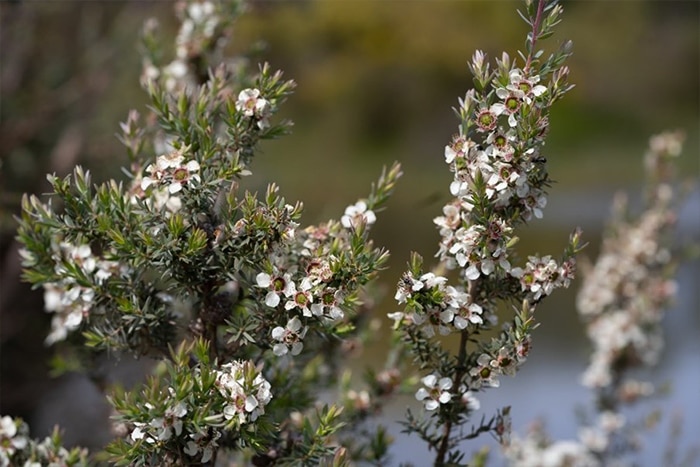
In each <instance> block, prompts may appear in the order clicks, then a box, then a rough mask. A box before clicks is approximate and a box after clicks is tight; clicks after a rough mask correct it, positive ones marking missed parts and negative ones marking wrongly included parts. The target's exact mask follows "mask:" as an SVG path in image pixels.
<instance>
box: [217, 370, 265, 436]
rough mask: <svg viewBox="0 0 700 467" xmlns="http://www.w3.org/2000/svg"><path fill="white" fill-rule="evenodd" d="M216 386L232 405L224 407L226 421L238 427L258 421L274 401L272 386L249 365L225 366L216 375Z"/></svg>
mask: <svg viewBox="0 0 700 467" xmlns="http://www.w3.org/2000/svg"><path fill="white" fill-rule="evenodd" d="M216 386H217V387H218V388H219V391H220V392H221V394H222V395H223V396H224V397H225V398H226V399H227V400H228V401H229V403H228V404H227V405H226V406H225V407H224V412H223V413H224V417H225V418H226V420H232V419H233V420H234V421H235V422H236V423H237V424H238V425H243V424H245V423H249V422H254V421H255V420H257V418H258V417H259V416H260V415H262V414H264V413H265V406H266V405H267V404H268V403H269V402H270V400H271V399H272V392H270V383H269V382H268V381H267V380H266V379H265V378H264V377H263V376H262V374H261V373H260V372H258V371H257V370H256V369H255V365H254V364H253V363H252V362H250V361H247V362H232V363H227V364H225V365H223V366H222V367H221V370H217V372H216Z"/></svg>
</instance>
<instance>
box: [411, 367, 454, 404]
mask: <svg viewBox="0 0 700 467" xmlns="http://www.w3.org/2000/svg"><path fill="white" fill-rule="evenodd" d="M439 376H440V375H438V374H432V375H428V376H425V377H423V378H421V382H422V383H423V385H425V387H424V388H420V389H418V391H416V399H417V400H419V401H424V402H423V405H424V406H425V410H435V409H437V408H438V407H439V406H440V404H447V403H448V402H450V400H451V399H452V394H451V393H450V392H449V389H450V388H451V387H452V380H451V379H450V378H447V377H445V378H440V377H439ZM426 388H427V389H426Z"/></svg>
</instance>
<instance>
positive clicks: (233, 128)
mask: <svg viewBox="0 0 700 467" xmlns="http://www.w3.org/2000/svg"><path fill="white" fill-rule="evenodd" d="M242 9H243V8H242V5H241V3H240V2H237V1H229V2H223V3H216V4H215V3H209V2H202V3H200V2H191V3H189V4H183V5H181V6H180V7H179V10H178V14H179V15H180V20H181V28H180V30H179V32H178V36H177V38H176V40H175V57H174V59H173V60H172V61H171V62H169V63H166V61H165V60H164V57H165V56H166V55H167V54H166V52H165V51H164V50H163V48H162V47H161V46H160V44H159V42H158V40H157V39H156V33H155V29H156V28H155V25H154V24H153V23H152V22H149V23H147V27H146V29H145V34H144V41H143V45H144V47H143V49H144V51H145V66H144V75H143V76H142V84H143V85H144V88H145V89H146V91H147V92H148V95H149V97H150V99H151V105H150V107H149V110H148V113H147V115H146V118H145V119H144V121H142V119H141V118H140V116H139V114H138V112H135V111H134V112H131V113H130V114H129V117H128V119H127V121H126V122H125V123H123V124H122V135H120V139H121V140H122V142H123V143H124V144H125V146H126V147H127V154H128V157H129V162H130V164H129V166H128V167H126V168H125V169H124V173H125V176H126V177H125V178H124V179H122V180H109V181H106V182H101V183H94V182H93V181H92V180H91V177H90V173H89V171H87V170H84V169H82V168H81V167H76V169H75V170H74V171H73V173H72V174H71V175H69V176H67V177H63V178H62V177H57V176H54V175H50V176H49V177H48V179H49V182H50V183H51V186H52V188H53V193H51V195H50V198H49V200H48V201H44V200H42V199H40V198H38V197H36V196H30V197H25V198H24V200H23V212H22V216H21V218H20V219H19V223H20V227H19V231H18V238H19V240H20V241H21V242H22V243H23V245H24V248H23V251H22V256H23V265H24V268H25V269H24V278H25V280H27V281H29V282H31V283H32V284H34V285H35V286H36V287H43V288H44V293H45V298H46V308H47V311H50V312H52V313H53V315H52V316H53V323H52V331H51V334H50V335H49V337H48V338H47V342H48V343H49V344H53V343H58V342H60V341H63V340H67V341H68V343H70V344H75V345H85V346H87V347H89V348H91V349H92V350H93V351H94V352H105V351H108V352H110V353H113V354H119V353H126V352H129V353H133V354H136V355H139V356H140V355H149V356H152V357H156V358H158V359H161V360H162V362H163V363H162V365H161V366H160V367H159V368H160V370H161V371H159V372H156V373H155V374H154V375H153V376H152V377H151V378H150V379H149V380H148V381H147V382H146V383H145V384H144V385H143V386H142V387H140V388H135V389H134V390H131V391H124V390H120V389H115V390H113V391H112V393H111V395H110V396H109V400H110V401H111V403H112V405H113V406H114V409H115V414H116V415H115V417H114V419H115V423H116V427H117V429H118V430H117V431H119V432H120V433H121V435H122V436H120V437H118V438H117V440H115V441H114V442H113V443H112V444H110V446H109V447H108V448H107V453H106V454H105V456H104V457H105V458H106V459H108V460H110V461H112V462H116V463H117V464H120V465H196V464H203V465H204V464H212V463H214V462H216V459H217V458H219V459H221V458H225V457H226V456H232V458H238V459H243V460H245V461H246V462H254V463H257V464H258V465H267V464H269V463H274V462H283V461H284V462H288V463H291V464H316V463H318V462H320V461H321V460H323V459H328V460H329V462H333V463H334V464H337V465H341V464H342V463H343V462H344V461H343V459H344V458H345V456H346V453H345V450H340V451H339V450H338V449H337V446H336V444H334V443H332V442H331V439H332V436H333V435H334V434H335V433H336V432H337V431H338V430H339V429H340V428H341V427H342V425H343V423H344V422H343V421H342V416H341V413H342V411H343V410H342V408H341V407H337V406H334V405H331V406H326V407H322V406H320V405H319V404H318V403H317V399H318V394H319V392H320V391H321V390H323V389H324V388H328V387H329V386H330V385H331V384H333V383H334V382H335V381H336V379H337V375H336V374H334V371H335V369H336V368H337V365H334V359H335V358H336V357H337V354H338V348H339V344H340V342H341V340H342V338H344V337H347V336H350V335H352V334H353V333H354V332H355V323H356V321H357V319H358V313H357V312H358V309H359V306H360V305H361V300H360V299H361V294H362V290H363V286H364V285H365V284H367V282H368V281H369V280H370V279H372V278H373V277H374V276H375V274H376V273H377V271H378V270H379V269H381V268H382V267H383V265H384V264H385V262H386V260H387V258H388V253H387V252H386V251H385V250H383V249H381V248H377V247H375V246H374V245H373V244H372V241H371V240H370V239H369V227H370V226H371V225H372V224H373V223H374V221H375V215H374V213H375V212H377V211H378V210H381V208H382V206H383V204H384V203H385V202H386V200H387V198H388V196H389V195H390V193H391V191H392V190H393V187H394V184H395V182H396V180H397V179H398V178H399V177H400V175H401V171H400V167H399V166H398V165H394V166H392V167H391V168H389V169H388V170H386V171H385V172H383V173H382V175H381V177H380V178H379V180H378V182H377V183H376V184H375V185H373V187H372V190H371V193H370V194H369V196H368V197H367V198H365V199H362V200H360V201H359V202H358V203H357V204H354V205H351V206H350V207H349V208H348V209H347V210H346V212H345V215H344V216H342V219H341V220H329V221H328V222H325V223H322V224H320V225H316V226H309V227H306V228H301V227H300V220H301V214H302V204H301V203H298V202H297V203H294V204H290V203H288V202H286V201H285V199H284V198H283V197H282V196H281V194H280V190H279V188H278V187H277V186H276V185H274V184H271V185H270V186H268V187H267V189H266V191H265V193H263V194H262V195H258V194H257V193H251V192H249V191H245V190H244V187H245V185H246V178H245V176H246V175H249V174H250V173H251V163H252V162H253V159H254V157H255V156H256V154H257V153H258V143H259V142H260V141H262V140H266V139H272V138H277V137H279V136H282V135H284V134H285V133H287V132H288V130H289V127H290V123H289V122H284V121H282V122H278V121H277V119H276V118H275V114H276V113H277V111H278V109H279V107H280V106H281V105H282V104H283V102H284V101H285V99H286V98H287V97H288V96H289V95H290V93H291V92H292V90H293V88H294V82H293V81H290V80H285V79H283V77H282V73H281V72H274V71H273V70H272V69H271V67H270V66H269V65H267V64H264V65H261V66H260V67H258V68H257V69H256V68H254V67H251V66H250V65H249V64H248V62H247V61H246V60H245V59H244V58H238V59H236V60H228V59H225V58H224V57H223V56H222V55H221V51H222V50H223V44H224V42H225V41H224V39H225V38H227V37H228V35H229V34H230V32H231V26H232V25H233V20H234V19H235V17H236V15H237V14H239V13H240V12H241V11H242ZM314 413H315V415H314ZM299 417H301V418H299ZM253 422H254V423H253ZM380 444H382V442H381V438H380ZM380 447H381V446H380ZM380 450H381V449H380ZM384 451H385V449H384ZM382 452H383V451H382ZM236 453H238V454H236ZM236 456H238V457H236Z"/></svg>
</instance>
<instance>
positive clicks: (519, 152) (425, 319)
mask: <svg viewBox="0 0 700 467" xmlns="http://www.w3.org/2000/svg"><path fill="white" fill-rule="evenodd" d="M561 12H562V9H561V6H559V5H557V4H555V3H551V4H549V3H547V2H544V1H542V2H539V3H537V4H536V5H535V3H534V2H531V3H528V10H527V14H526V15H524V16H523V17H524V18H526V17H527V18H528V19H527V22H528V25H530V26H531V27H532V31H531V32H530V33H529V36H528V42H527V44H528V53H527V54H521V57H523V59H524V61H523V63H522V64H518V63H517V60H511V58H510V56H509V55H508V54H506V53H503V54H502V55H501V56H500V58H498V59H497V60H496V67H495V69H494V70H491V69H490V65H489V64H488V62H487V60H486V56H485V54H484V53H483V52H481V51H477V52H476V53H475V54H474V56H473V58H472V61H471V63H470V69H471V72H472V74H473V75H474V82H475V88H474V89H471V90H469V91H468V92H467V93H466V96H465V97H464V98H463V99H460V101H459V107H458V108H457V109H456V113H457V114H458V116H459V117H460V120H461V122H460V125H459V132H458V133H457V134H456V135H455V136H454V137H453V138H452V141H451V142H450V144H448V145H446V146H445V149H444V160H445V162H446V163H447V164H448V166H449V168H450V171H451V172H452V173H453V180H452V182H451V183H450V186H449V191H450V193H451V194H452V196H453V197H454V198H453V199H452V200H451V201H450V202H448V203H447V204H446V205H445V206H444V207H443V210H442V215H441V216H438V217H436V218H435V219H434V223H435V225H436V226H437V228H438V230H439V232H440V243H439V247H438V252H437V254H436V256H437V257H438V258H439V259H440V260H441V264H440V265H439V266H438V268H436V270H435V271H437V270H440V271H442V270H445V269H447V270H457V271H458V273H459V274H458V280H459V285H457V286H453V285H449V284H448V282H449V280H448V276H447V275H446V276H441V275H438V274H436V273H435V272H427V273H426V272H424V271H423V267H422V259H421V258H420V257H418V256H417V255H414V257H413V258H412V260H411V261H410V264H409V268H410V269H409V271H407V272H406V273H404V274H403V276H402V278H401V280H400V281H399V283H398V285H397V291H396V295H395V298H396V300H397V302H398V303H399V304H400V305H403V306H404V309H403V310H402V311H398V312H395V313H389V317H390V318H392V319H393V320H394V328H395V329H397V330H398V331H399V332H401V333H402V336H403V342H404V343H405V344H406V345H408V346H409V348H410V350H411V353H413V354H415V355H417V360H418V361H419V362H420V364H421V369H429V370H431V371H432V374H431V375H429V376H427V377H425V378H423V384H424V385H425V386H426V387H425V388H421V389H419V390H418V392H417V393H416V398H418V399H419V400H423V401H425V408H426V409H427V410H430V411H434V410H435V409H436V408H437V407H438V406H440V405H448V406H450V407H449V408H447V409H446V410H441V411H438V412H433V413H432V415H431V419H432V420H435V422H434V423H436V424H437V426H440V425H443V424H444V425H445V427H446V429H445V430H442V433H443V434H442V435H441V436H440V437H438V438H437V441H435V438H434V437H433V436H432V435H431V434H430V432H429V431H428V430H427V428H426V426H427V425H421V424H420V423H414V424H411V425H410V427H411V430H412V431H417V432H418V433H419V435H420V436H421V437H422V438H423V439H431V440H433V441H431V442H432V443H433V444H432V447H433V448H434V449H435V450H436V451H437V453H438V454H437V457H436V464H442V463H444V462H446V461H447V459H456V457H449V456H448V453H447V451H448V448H449V446H452V445H453V444H456V443H457V442H456V441H454V440H452V439H451V434H450V432H451V429H452V428H453V427H454V423H453V422H454V420H455V419H459V420H461V421H464V420H466V419H467V418H468V414H467V417H463V418H458V417H459V416H461V412H460V411H464V410H465V409H464V406H462V407H459V406H458V405H456V404H452V402H453V397H452V394H451V393H450V392H449V391H450V390H451V389H453V388H455V387H457V388H459V392H460V394H467V393H469V394H471V393H470V392H469V391H472V390H473V391H477V390H483V389H485V388H488V387H498V386H499V384H500V383H499V380H498V377H499V376H500V375H514V374H515V372H516V371H517V369H518V367H519V366H520V365H522V364H523V363H524V362H525V360H526V358H527V355H528V352H529V349H530V345H531V337H530V334H531V331H532V329H533V328H534V327H535V326H536V323H535V322H534V318H533V312H534V310H535V307H536V306H537V304H538V303H539V302H540V301H541V300H542V299H544V298H545V297H547V296H549V295H550V294H551V293H552V292H553V291H554V290H555V289H557V288H562V287H568V286H569V284H570V282H571V280H572V279H573V277H574V273H575V265H576V263H575V258H574V256H575V254H576V252H577V251H578V249H579V247H578V243H579V240H580V233H579V232H578V231H576V232H574V234H572V236H571V238H570V242H569V245H568V247H567V249H566V251H565V252H564V255H563V259H562V260H561V261H557V260H555V259H553V258H552V257H551V256H543V257H539V256H529V258H528V261H527V262H526V264H525V265H524V266H517V265H515V264H513V263H514V258H516V255H515V254H514V251H513V247H514V245H515V244H516V243H517V241H518V238H517V236H516V235H515V231H516V228H517V227H519V226H521V225H523V224H526V223H527V222H529V221H531V220H532V219H535V218H541V217H542V215H543V212H542V211H543V209H544V207H545V206H546V204H547V192H546V190H547V188H548V187H549V185H550V179H549V175H548V173H547V167H546V162H547V161H546V159H545V157H544V155H543V153H542V149H543V146H544V142H545V136H546V134H547V132H548V129H549V119H548V115H549V112H550V108H551V106H552V104H553V103H554V102H555V101H557V100H558V99H560V98H561V97H562V96H563V95H564V94H565V93H566V92H567V91H568V90H569V89H571V86H570V85H568V84H567V83H566V79H567V76H568V69H567V68H566V67H565V66H563V62H564V60H565V59H566V58H567V57H568V56H569V55H570V43H568V42H567V43H564V44H563V46H562V47H561V48H560V50H559V51H558V52H556V53H554V54H553V55H551V56H550V57H549V58H547V59H546V60H544V59H541V58H540V57H541V55H542V54H541V52H537V51H536V50H535V49H534V43H535V41H536V40H537V38H538V37H540V36H548V35H550V34H551V28H552V27H553V26H554V25H555V24H556V23H557V22H558V17H559V15H560V14H561ZM499 302H508V303H510V304H512V303H518V304H522V305H521V306H522V308H521V309H520V310H519V311H518V310H516V313H515V315H514V316H513V317H512V320H511V321H510V322H506V323H505V324H504V326H503V329H502V331H501V332H500V334H499V335H498V337H495V338H492V339H491V340H490V341H489V340H486V339H480V338H479V337H477V336H479V335H480V334H481V332H482V331H484V330H490V329H493V327H494V325H495V324H497V306H498V303H499ZM436 331H437V332H436ZM451 333H456V334H459V337H460V342H459V347H458V350H457V352H456V354H452V353H451V352H448V351H446V350H445V349H444V348H443V344H442V342H440V340H439V339H436V334H440V335H448V334H451ZM472 343H473V344H474V345H472ZM436 375H445V376H442V377H440V376H436ZM466 399H467V400H469V397H467V398H466ZM467 405H468V404H467ZM499 426H500V425H499V424H498V423H496V419H495V418H494V419H493V420H492V421H491V422H490V423H484V424H483V426H482V427H481V429H482V430H483V431H492V432H494V434H496V435H497V436H498V437H499V438H504V437H506V434H505V433H503V432H499V430H500V428H498V427H499Z"/></svg>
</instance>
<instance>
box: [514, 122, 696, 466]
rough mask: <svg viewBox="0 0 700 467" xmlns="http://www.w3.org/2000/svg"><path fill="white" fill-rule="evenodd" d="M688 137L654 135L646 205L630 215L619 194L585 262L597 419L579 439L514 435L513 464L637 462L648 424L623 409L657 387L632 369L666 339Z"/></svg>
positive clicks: (538, 432)
mask: <svg viewBox="0 0 700 467" xmlns="http://www.w3.org/2000/svg"><path fill="white" fill-rule="evenodd" d="M682 143H683V136H682V134H680V133H678V132H675V133H672V132H667V133H663V134H660V135H657V136H654V137H652V138H651V140H650V144H649V150H648V152H647V154H646V158H645V165H646V169H647V172H648V178H649V179H650V181H651V183H650V187H649V190H648V193H647V206H646V208H645V210H644V211H643V212H642V213H641V214H639V215H638V216H630V215H628V213H627V212H626V200H625V199H624V197H623V196H622V195H618V197H617V199H616V203H615V205H614V216H613V220H612V222H611V225H610V226H609V229H608V233H607V235H606V236H605V237H604V238H603V245H602V248H601V252H600V254H599V256H598V258H597V260H596V261H595V263H594V264H593V265H592V266H589V267H588V269H584V273H585V278H584V281H583V284H582V286H581V289H580V291H579V294H578V297H577V306H578V312H579V315H580V318H581V320H582V321H583V322H584V323H585V324H586V328H587V334H588V337H589V339H590V340H591V342H592V344H593V345H592V347H593V348H592V354H591V359H590V363H589V365H588V368H587V369H586V370H585V372H584V373H583V376H582V383H583V384H584V385H585V386H587V387H589V388H592V389H593V390H594V391H595V395H596V410H597V412H598V416H597V420H596V421H595V423H592V424H588V425H585V426H582V427H581V428H580V429H579V433H578V440H568V441H556V442H553V441H550V440H548V439H547V438H546V436H545V434H544V431H543V429H542V428H541V427H536V429H534V430H532V431H531V432H529V433H528V434H527V436H526V437H525V438H519V437H514V438H513V439H512V440H511V442H510V443H509V444H508V445H506V446H505V449H504V453H505V455H506V457H507V458H508V460H509V461H510V464H511V465H514V466H527V465H551V466H559V465H576V466H584V467H598V466H603V465H632V464H631V463H627V462H626V460H625V458H624V456H625V455H626V454H629V453H630V452H633V451H635V450H637V449H638V448H639V439H640V437H639V435H640V433H639V431H640V426H644V424H643V423H634V422H632V423H630V422H628V421H627V417H626V416H625V415H624V414H623V413H622V412H623V409H624V408H625V406H628V405H630V404H631V403H633V402H636V401H638V400H639V399H640V398H643V397H647V396H650V395H651V394H653V393H654V391H655V389H654V386H653V385H652V384H651V383H648V382H642V381H639V380H637V379H635V378H630V377H629V375H628V372H629V371H630V370H632V369H639V368H641V367H651V366H653V365H654V364H655V363H656V362H657V360H658V358H659V354H660V351H661V349H662V346H663V335H662V329H661V320H662V318H663V316H664V309H665V308H667V307H668V306H669V304H670V302H671V300H672V299H673V297H674V295H675V291H676V285H675V282H674V280H673V279H672V272H673V270H674V267H673V257H672V255H671V252H670V249H669V244H668V238H667V237H668V234H669V231H670V229H671V227H672V226H673V224H674V221H675V218H676V215H675V212H674V210H673V196H672V194H673V190H672V187H671V182H672V179H673V160H674V159H675V158H676V157H677V156H678V155H679V154H680V152H681V148H682ZM645 423H647V422H645Z"/></svg>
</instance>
